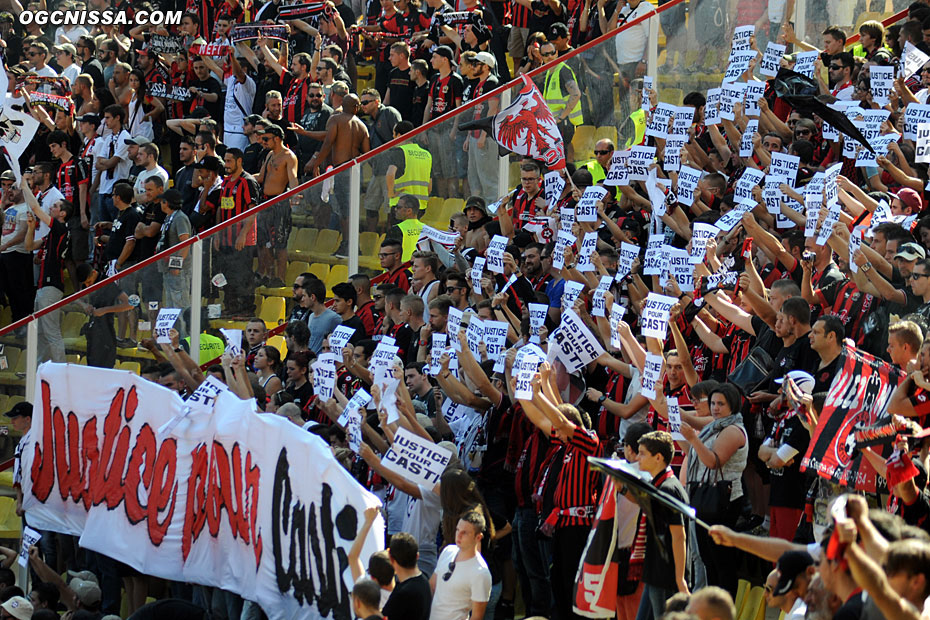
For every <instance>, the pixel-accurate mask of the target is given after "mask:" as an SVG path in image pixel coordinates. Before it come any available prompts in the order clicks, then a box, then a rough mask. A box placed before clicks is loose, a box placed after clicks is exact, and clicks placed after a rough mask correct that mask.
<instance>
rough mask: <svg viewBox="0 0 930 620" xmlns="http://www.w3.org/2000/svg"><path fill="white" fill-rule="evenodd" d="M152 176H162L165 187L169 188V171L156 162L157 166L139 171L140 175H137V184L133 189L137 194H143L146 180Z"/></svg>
mask: <svg viewBox="0 0 930 620" xmlns="http://www.w3.org/2000/svg"><path fill="white" fill-rule="evenodd" d="M152 177H161V180H162V183H163V184H164V187H165V189H168V171H167V170H165V169H164V168H162V167H161V166H159V165H157V164H156V166H155V167H154V168H152V169H151V170H143V171H142V172H140V173H139V176H137V177H136V184H135V185H134V186H133V188H132V191H133V192H135V193H136V194H141V193H142V192H144V191H145V182H146V181H148V180H149V179H150V178H152Z"/></svg>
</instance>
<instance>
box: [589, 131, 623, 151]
mask: <svg viewBox="0 0 930 620" xmlns="http://www.w3.org/2000/svg"><path fill="white" fill-rule="evenodd" d="M604 139H607V140H610V141H611V142H613V143H614V145H616V144H617V128H616V127H614V126H613V125H604V126H602V127H598V128H597V129H596V130H595V131H594V143H595V144H597V141H598V140H604ZM592 150H593V146H592ZM593 154H594V153H592V155H593Z"/></svg>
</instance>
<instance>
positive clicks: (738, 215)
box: [714, 202, 753, 232]
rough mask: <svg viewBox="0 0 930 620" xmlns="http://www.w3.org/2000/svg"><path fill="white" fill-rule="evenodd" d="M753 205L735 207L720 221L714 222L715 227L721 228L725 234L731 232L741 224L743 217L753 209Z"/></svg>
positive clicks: (744, 204) (742, 204) (740, 204)
mask: <svg viewBox="0 0 930 620" xmlns="http://www.w3.org/2000/svg"><path fill="white" fill-rule="evenodd" d="M752 206H753V205H749V204H746V203H743V202H741V203H738V204H737V205H736V206H735V207H733V208H732V209H730V210H729V211H727V212H726V213H724V214H723V215H722V216H721V217H720V219H719V220H717V221H716V222H714V226H716V227H717V228H719V229H720V230H722V231H724V232H730V231H731V230H733V227H734V226H736V225H737V224H739V223H740V220H742V219H743V215H744V214H745V213H746V212H747V211H749V210H750V209H752Z"/></svg>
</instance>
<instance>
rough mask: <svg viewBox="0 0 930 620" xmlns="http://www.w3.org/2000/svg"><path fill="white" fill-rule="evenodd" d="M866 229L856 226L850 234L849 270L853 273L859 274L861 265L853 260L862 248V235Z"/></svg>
mask: <svg viewBox="0 0 930 620" xmlns="http://www.w3.org/2000/svg"><path fill="white" fill-rule="evenodd" d="M863 229H864V227H862V226H856V227H855V228H854V229H853V231H852V232H851V233H850V234H849V270H850V271H852V272H853V273H858V272H859V265H857V264H856V261H855V260H853V256H855V255H856V252H858V251H859V249H860V248H861V247H862V233H863V232H864V230H863Z"/></svg>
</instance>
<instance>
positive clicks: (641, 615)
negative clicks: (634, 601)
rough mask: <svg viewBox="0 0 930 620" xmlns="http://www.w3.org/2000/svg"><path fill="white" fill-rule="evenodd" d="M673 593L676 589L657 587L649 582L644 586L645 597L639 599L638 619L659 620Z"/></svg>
mask: <svg viewBox="0 0 930 620" xmlns="http://www.w3.org/2000/svg"><path fill="white" fill-rule="evenodd" d="M673 594H675V591H674V590H666V589H665V588H657V587H655V586H651V585H649V584H648V583H647V584H646V585H645V587H644V588H643V598H641V599H639V610H638V611H637V612H636V620H659V618H661V617H662V614H664V613H665V601H667V600H668V599H669V598H670V597H671V596H672V595H673Z"/></svg>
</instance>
